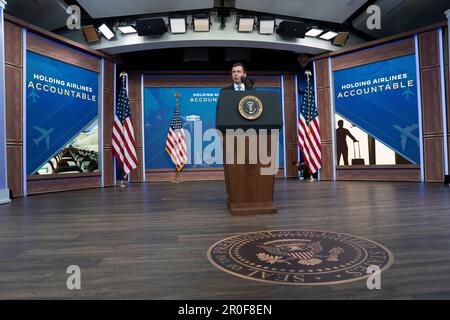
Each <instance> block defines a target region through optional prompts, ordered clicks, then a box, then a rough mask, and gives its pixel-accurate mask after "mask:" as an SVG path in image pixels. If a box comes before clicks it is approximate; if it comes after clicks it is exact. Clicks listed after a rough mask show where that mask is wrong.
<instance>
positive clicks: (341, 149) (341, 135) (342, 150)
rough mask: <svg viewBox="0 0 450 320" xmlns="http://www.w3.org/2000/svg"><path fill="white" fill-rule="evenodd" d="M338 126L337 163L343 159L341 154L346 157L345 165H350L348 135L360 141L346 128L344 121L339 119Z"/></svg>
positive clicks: (354, 140)
mask: <svg viewBox="0 0 450 320" xmlns="http://www.w3.org/2000/svg"><path fill="white" fill-rule="evenodd" d="M338 127H339V128H337V129H336V147H337V163H338V164H339V162H340V161H341V155H342V157H343V158H344V165H346V166H348V146H347V136H349V137H350V138H351V139H352V140H353V142H358V140H356V138H355V137H354V136H353V135H352V134H351V133H350V131H349V130H348V129H346V128H344V121H343V120H339V121H338Z"/></svg>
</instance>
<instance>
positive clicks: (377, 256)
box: [208, 230, 394, 285]
mask: <svg viewBox="0 0 450 320" xmlns="http://www.w3.org/2000/svg"><path fill="white" fill-rule="evenodd" d="M208 259H209V261H210V262H211V263H212V264H213V265H214V266H216V267H217V268H219V269H220V270H222V271H225V272H228V273H230V274H233V275H235V276H238V277H241V278H245V279H251V280H257V281H263V282H270V283H279V284H290V285H322V284H338V283H346V282H350V281H355V280H359V279H365V278H367V277H368V276H369V274H368V273H367V270H368V268H369V267H373V266H377V267H378V268H379V269H380V271H381V272H383V271H385V270H386V269H387V268H389V267H390V266H391V265H392V263H393V260H394V256H393V254H392V253H391V251H389V250H388V249H387V248H385V247H383V246H382V245H380V244H378V243H376V242H373V241H371V240H368V239H365V238H361V237H357V236H353V235H349V234H345V233H339V232H330V231H318V230H269V231H259V232H250V233H244V234H239V235H235V236H232V237H229V238H226V239H223V240H221V241H218V242H217V243H216V244H214V245H213V246H212V247H211V248H210V249H209V250H208Z"/></svg>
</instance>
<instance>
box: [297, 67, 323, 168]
mask: <svg viewBox="0 0 450 320" xmlns="http://www.w3.org/2000/svg"><path fill="white" fill-rule="evenodd" d="M305 74H306V78H307V85H306V90H305V94H304V96H303V103H302V108H301V110H300V115H299V118H298V131H297V142H298V145H299V147H300V151H301V153H302V155H303V158H304V159H305V164H306V167H307V168H308V171H309V173H310V174H313V173H315V172H317V171H318V170H319V169H320V167H321V165H322V156H321V143H320V129H319V116H318V114H317V108H316V103H315V101H314V93H313V90H312V88H311V83H310V76H311V71H306V72H305Z"/></svg>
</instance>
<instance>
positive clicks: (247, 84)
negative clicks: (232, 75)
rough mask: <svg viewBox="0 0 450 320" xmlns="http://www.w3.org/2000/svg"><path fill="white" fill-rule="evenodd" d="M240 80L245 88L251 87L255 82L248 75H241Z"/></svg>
mask: <svg viewBox="0 0 450 320" xmlns="http://www.w3.org/2000/svg"><path fill="white" fill-rule="evenodd" d="M241 82H242V83H243V84H244V86H245V88H246V89H247V90H250V89H252V88H253V85H254V84H255V80H253V79H252V78H249V77H241Z"/></svg>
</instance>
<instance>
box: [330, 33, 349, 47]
mask: <svg viewBox="0 0 450 320" xmlns="http://www.w3.org/2000/svg"><path fill="white" fill-rule="evenodd" d="M349 35H350V33H348V32H338V34H337V36H336V37H335V38H334V39H333V45H335V46H343V45H345V43H346V42H347V40H348V37H349Z"/></svg>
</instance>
